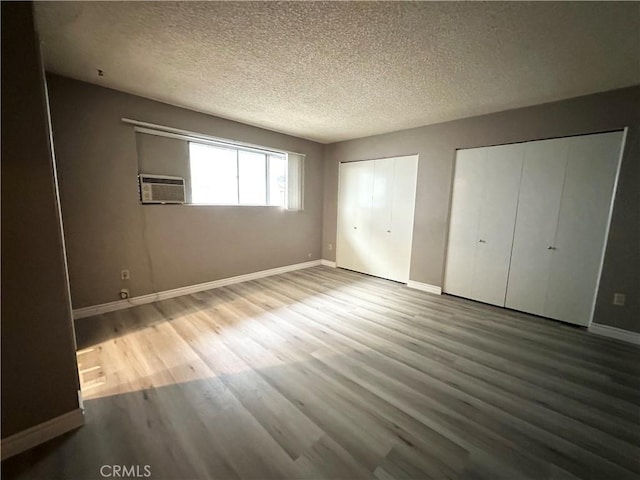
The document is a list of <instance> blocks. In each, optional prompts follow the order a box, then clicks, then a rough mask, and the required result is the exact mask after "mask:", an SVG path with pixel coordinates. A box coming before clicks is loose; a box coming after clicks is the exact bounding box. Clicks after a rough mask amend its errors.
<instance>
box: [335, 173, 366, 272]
mask: <svg viewBox="0 0 640 480" xmlns="http://www.w3.org/2000/svg"><path fill="white" fill-rule="evenodd" d="M372 193H373V162H348V163H342V164H340V189H339V200H338V238H337V245H336V264H337V265H338V266H340V267H344V268H348V269H350V270H356V271H359V272H365V273H369V272H368V267H369V260H368V257H369V255H370V245H369V241H370V234H371V198H372Z"/></svg>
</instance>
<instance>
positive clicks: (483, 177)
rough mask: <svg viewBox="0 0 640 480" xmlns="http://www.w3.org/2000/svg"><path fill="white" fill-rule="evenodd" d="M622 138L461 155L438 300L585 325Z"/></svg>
mask: <svg viewBox="0 0 640 480" xmlns="http://www.w3.org/2000/svg"><path fill="white" fill-rule="evenodd" d="M622 142H623V132H610V133H602V134H594V135H582V136H576V137H566V138H555V139H551V140H541V141H534V142H525V143H519V144H512V145H502V146H497V147H483V148H474V149H468V150H459V151H458V152H457V156H456V166H455V174H454V184H453V195H452V204H451V220H450V229H449V244H448V251H447V263H446V268H445V281H444V291H445V292H446V293H451V294H454V295H459V296H462V297H467V298H471V299H474V300H478V301H481V302H485V303H490V304H493V305H498V306H506V307H508V308H513V309H515V310H521V311H524V312H528V313H533V314H536V315H541V316H545V317H549V318H553V319H556V320H562V321H566V322H570V323H574V324H578V325H587V324H588V323H589V321H590V318H591V315H592V310H593V305H594V301H595V295H596V291H597V286H598V281H599V276H600V268H601V264H602V259H603V254H604V246H605V242H606V235H607V231H608V225H609V217H610V211H611V206H612V199H613V194H614V189H615V181H616V176H617V172H618V168H619V162H620V157H621V149H622Z"/></svg>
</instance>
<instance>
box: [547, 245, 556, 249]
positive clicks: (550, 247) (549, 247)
mask: <svg viewBox="0 0 640 480" xmlns="http://www.w3.org/2000/svg"><path fill="white" fill-rule="evenodd" d="M555 249H556V247H552V246H551V245H549V246H548V247H547V250H555Z"/></svg>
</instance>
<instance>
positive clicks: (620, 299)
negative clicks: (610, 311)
mask: <svg viewBox="0 0 640 480" xmlns="http://www.w3.org/2000/svg"><path fill="white" fill-rule="evenodd" d="M626 299H627V296H626V295H625V294H624V293H614V294H613V304H614V305H618V306H622V305H624V301H625V300H626Z"/></svg>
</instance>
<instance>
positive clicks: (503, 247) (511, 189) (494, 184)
mask: <svg viewBox="0 0 640 480" xmlns="http://www.w3.org/2000/svg"><path fill="white" fill-rule="evenodd" d="M483 150H486V151H487V155H486V158H485V160H484V182H483V188H482V195H481V196H480V197H479V198H478V199H476V202H477V203H479V204H480V215H479V222H478V234H477V240H476V253H475V263H474V264H473V279H472V288H471V296H470V298H472V299H474V300H478V301H481V302H485V303H490V304H493V305H498V306H502V307H503V306H504V303H505V294H506V291H507V278H508V276H509V262H510V260H511V247H512V242H513V231H514V228H515V222H516V207H517V205H518V191H519V188H520V176H521V173H522V159H523V156H524V145H523V144H514V145H501V146H497V147H488V148H486V149H483Z"/></svg>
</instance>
